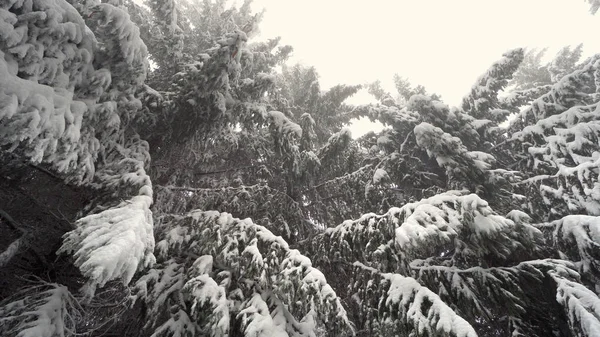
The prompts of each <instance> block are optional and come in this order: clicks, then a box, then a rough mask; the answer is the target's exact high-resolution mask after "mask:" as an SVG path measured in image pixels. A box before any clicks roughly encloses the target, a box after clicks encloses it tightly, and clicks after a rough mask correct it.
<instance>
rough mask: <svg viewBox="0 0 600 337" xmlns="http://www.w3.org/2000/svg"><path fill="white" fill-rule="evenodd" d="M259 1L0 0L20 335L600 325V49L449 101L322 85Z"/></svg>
mask: <svg viewBox="0 0 600 337" xmlns="http://www.w3.org/2000/svg"><path fill="white" fill-rule="evenodd" d="M588 2H589V5H590V11H591V12H592V14H593V13H595V12H596V11H597V10H598V8H599V7H600V2H599V1H597V0H588ZM263 14H264V12H262V11H258V12H256V11H254V8H253V6H252V2H251V0H245V1H243V2H242V3H240V4H231V3H230V2H229V1H225V0H146V1H145V2H144V3H143V4H142V3H140V2H138V1H133V0H107V1H100V0H85V1H77V0H5V1H2V2H0V233H1V235H0V335H2V336H19V337H40V336H41V337H54V336H77V335H86V336H157V337H158V336H186V337H192V336H215V337H218V336H247V337H259V336H265V337H266V336H278V337H288V336H289V337H302V336H306V337H312V336H315V337H316V336H352V335H354V336H391V335H394V336H415V337H416V336H456V337H474V336H565V337H566V336H569V337H570V336H590V337H591V336H599V335H600V297H599V294H600V181H599V178H600V54H596V55H593V56H590V57H588V58H583V52H582V51H583V48H584V46H582V45H577V46H565V47H564V48H563V49H561V50H560V51H559V52H558V53H557V54H556V55H555V56H554V57H553V58H552V59H551V60H550V61H547V58H544V55H545V52H546V51H545V50H535V49H523V48H515V49H512V50H508V51H506V52H505V53H504V54H502V55H498V59H497V61H496V62H494V63H493V64H490V66H489V68H488V69H487V70H486V69H482V72H481V75H480V76H479V78H477V79H474V84H473V86H472V88H471V89H470V91H468V92H466V93H465V96H464V98H463V100H462V102H461V104H460V105H459V106H456V107H451V106H449V105H447V104H446V103H444V102H443V100H442V97H441V96H440V95H438V94H436V93H431V92H429V91H428V89H427V88H425V87H424V86H422V85H418V84H413V83H410V81H408V80H407V79H406V78H404V77H402V76H401V74H397V75H395V76H394V77H393V79H394V84H395V87H396V92H387V91H386V90H385V89H384V88H383V87H382V85H381V83H380V82H374V83H369V84H362V85H358V84H339V85H336V86H333V87H331V88H327V89H324V88H323V87H322V86H321V85H320V82H319V75H318V72H317V69H315V68H314V67H311V66H306V65H301V64H290V62H289V61H288V59H289V57H290V55H291V54H292V51H293V49H292V47H291V46H288V45H283V44H281V39H280V38H278V37H274V38H272V39H269V40H264V41H259V40H258V39H256V36H257V33H258V31H259V28H260V22H261V19H262V17H263ZM392 75H393V74H390V76H392ZM441 75H443V74H441ZM361 89H366V90H367V91H368V92H369V93H370V94H371V95H372V96H373V97H374V98H375V100H376V101H377V103H373V104H362V105H361V104H349V103H348V102H347V99H348V98H350V97H352V96H353V95H354V94H356V93H357V92H358V91H359V90H361ZM356 118H367V119H369V120H371V121H373V122H379V123H381V124H383V125H384V126H385V127H384V128H383V130H381V131H378V132H375V131H373V132H369V133H367V134H365V135H364V136H361V137H358V138H354V137H353V136H352V134H351V132H350V131H349V129H348V126H349V125H350V124H351V123H352V121H353V120H355V119H356Z"/></svg>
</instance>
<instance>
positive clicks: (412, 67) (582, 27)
mask: <svg viewBox="0 0 600 337" xmlns="http://www.w3.org/2000/svg"><path fill="white" fill-rule="evenodd" d="M254 8H255V9H256V10H258V9H260V8H265V9H266V10H267V12H266V14H265V18H264V20H263V22H262V23H261V24H260V29H261V36H260V38H261V39H262V38H270V37H275V36H281V37H282V42H283V43H285V44H290V45H292V46H293V47H294V56H293V58H292V60H291V61H292V63H295V62H301V63H303V64H305V65H312V66H315V67H316V69H317V71H318V72H319V74H320V76H321V78H320V82H321V85H322V87H323V89H325V88H328V87H331V86H333V85H335V84H338V83H345V84H362V83H366V82H372V81H375V80H381V81H382V83H383V85H384V87H386V88H387V89H388V90H390V91H393V84H392V77H393V75H394V73H398V74H399V75H401V76H404V77H407V78H408V79H409V80H410V81H411V82H412V83H413V84H421V85H424V86H425V87H426V88H427V89H428V91H429V92H435V93H438V94H441V95H442V98H443V100H444V101H445V102H446V103H448V104H450V105H457V104H459V103H460V101H461V99H462V97H463V96H464V95H465V94H466V93H467V92H468V91H469V89H470V88H471V86H472V85H473V83H474V81H475V80H476V79H477V77H478V76H479V75H480V74H481V73H483V72H484V71H485V70H486V69H487V68H488V66H489V65H490V64H491V63H493V62H494V61H495V60H497V59H498V58H500V57H501V55H502V53H503V52H504V51H506V50H508V49H511V48H515V47H538V48H544V47H549V52H548V53H549V54H550V55H551V56H553V55H554V54H555V52H556V51H557V50H558V49H559V48H561V47H562V46H565V45H576V44H579V43H582V42H583V43H584V54H586V55H589V54H593V53H597V52H600V39H599V38H598V35H597V34H598V31H600V14H598V15H596V16H592V15H591V14H589V6H588V4H587V2H586V1H584V0H497V1H487V0H435V1H434V0H411V1H402V0H368V1H366V0H302V1H300V0H255V4H254ZM351 101H352V102H356V103H358V102H367V101H369V97H368V95H367V94H365V93H361V94H359V95H357V96H356V97H354V99H352V100H351ZM359 132H360V131H359ZM355 133H356V132H355ZM355 136H356V135H355Z"/></svg>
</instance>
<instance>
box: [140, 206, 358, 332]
mask: <svg viewBox="0 0 600 337" xmlns="http://www.w3.org/2000/svg"><path fill="white" fill-rule="evenodd" d="M157 227H158V230H159V233H160V234H159V242H158V243H157V254H158V259H159V263H158V264H157V266H156V267H155V268H154V269H152V270H150V272H149V273H148V274H147V275H145V276H143V277H142V278H140V280H138V281H137V283H136V289H137V290H138V291H137V295H136V297H137V298H138V299H139V300H143V301H145V302H146V304H147V305H148V306H149V308H150V309H149V310H150V311H151V313H152V314H151V315H150V320H149V321H148V323H147V326H146V328H147V329H149V331H154V332H155V333H157V336H163V335H165V334H167V333H173V332H174V331H180V332H181V333H183V332H185V331H187V333H190V332H192V331H196V332H202V333H209V334H210V335H214V336H221V335H225V334H235V333H241V334H244V335H245V336H257V335H258V336H263V335H264V336H268V335H270V333H274V332H275V331H277V332H278V333H279V334H280V335H281V336H288V335H290V336H312V335H313V333H314V329H315V328H316V324H325V325H326V327H327V329H328V330H330V331H338V332H341V331H344V330H346V329H351V324H350V322H349V321H348V318H347V316H346V312H345V309H344V308H343V307H342V304H341V302H340V300H339V299H338V297H337V296H336V294H335V292H334V291H333V289H332V288H331V286H330V285H329V284H328V283H327V281H326V280H325V277H324V276H323V274H322V273H321V272H320V271H319V270H317V269H315V268H314V267H312V264H311V262H310V260H309V259H308V258H307V257H305V256H303V255H301V254H300V253H299V252H298V251H297V250H294V249H290V248H289V246H288V244H287V243H286V242H285V241H284V240H283V239H282V238H281V237H277V236H274V235H273V234H272V233H271V232H270V231H269V230H267V229H266V228H264V227H262V226H259V225H256V224H254V223H253V222H252V221H251V220H250V219H245V220H240V219H236V218H233V217H232V216H231V215H230V214H227V213H219V212H215V211H209V212H202V211H193V212H190V213H188V214H187V215H185V216H172V215H165V216H163V217H161V218H160V224H158V225H157ZM165 315H166V317H165ZM232 321H238V322H239V323H240V324H241V325H236V324H233V325H232V324H230V323H229V322H232ZM235 326H238V327H239V328H232V327H235ZM230 329H240V331H232V330H230ZM159 332H160V333H159ZM278 336H279V335H278Z"/></svg>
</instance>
